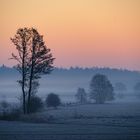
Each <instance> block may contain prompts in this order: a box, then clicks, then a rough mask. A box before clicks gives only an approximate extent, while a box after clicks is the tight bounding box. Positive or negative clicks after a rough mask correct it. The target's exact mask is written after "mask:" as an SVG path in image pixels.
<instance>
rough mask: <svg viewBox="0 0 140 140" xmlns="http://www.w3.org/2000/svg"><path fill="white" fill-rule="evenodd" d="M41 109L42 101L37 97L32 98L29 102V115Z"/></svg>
mask: <svg viewBox="0 0 140 140" xmlns="http://www.w3.org/2000/svg"><path fill="white" fill-rule="evenodd" d="M42 108H43V102H42V99H41V98H40V97H38V96H32V97H31V100H30V108H29V111H30V113H35V112H38V111H39V110H41V109H42Z"/></svg>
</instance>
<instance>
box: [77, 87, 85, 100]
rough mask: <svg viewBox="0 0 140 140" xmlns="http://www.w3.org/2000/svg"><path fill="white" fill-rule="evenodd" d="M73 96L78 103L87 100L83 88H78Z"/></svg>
mask: <svg viewBox="0 0 140 140" xmlns="http://www.w3.org/2000/svg"><path fill="white" fill-rule="evenodd" d="M75 97H76V99H77V101H78V102H79V103H86V102H87V94H86V92H85V89H84V88H78V90H77V93H76V95H75Z"/></svg>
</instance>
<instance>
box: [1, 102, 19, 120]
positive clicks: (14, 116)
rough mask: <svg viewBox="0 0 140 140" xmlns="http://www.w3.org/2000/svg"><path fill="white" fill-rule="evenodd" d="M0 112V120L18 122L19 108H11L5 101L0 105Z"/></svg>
mask: <svg viewBox="0 0 140 140" xmlns="http://www.w3.org/2000/svg"><path fill="white" fill-rule="evenodd" d="M0 110H1V111H0V120H8V121H12V120H18V119H19V117H20V115H21V111H20V108H19V107H17V106H13V105H12V104H9V103H8V102H6V101H2V102H1V103H0Z"/></svg>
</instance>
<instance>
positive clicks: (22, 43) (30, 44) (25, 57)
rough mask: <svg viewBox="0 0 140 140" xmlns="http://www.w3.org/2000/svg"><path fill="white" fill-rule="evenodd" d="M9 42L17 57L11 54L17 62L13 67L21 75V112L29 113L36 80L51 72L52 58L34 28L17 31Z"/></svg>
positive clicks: (36, 86)
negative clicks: (16, 52) (11, 43)
mask: <svg viewBox="0 0 140 140" xmlns="http://www.w3.org/2000/svg"><path fill="white" fill-rule="evenodd" d="M11 40H12V42H13V43H14V45H15V46H16V49H17V50H18V56H17V55H14V54H12V58H13V59H15V60H16V61H17V62H18V64H17V65H16V66H15V67H16V69H17V70H18V71H19V72H20V74H21V75H22V79H21V80H19V83H20V85H21V87H22V93H23V112H24V113H30V112H29V110H30V101H31V96H32V95H33V93H35V92H37V88H38V87H39V83H38V79H40V78H41V75H43V74H49V73H50V72H51V71H52V70H53V61H54V58H53V57H52V54H51V53H50V49H48V48H47V47H46V45H45V43H44V41H43V36H42V35H40V34H39V33H38V31H37V30H36V29H34V28H20V29H18V30H17V33H16V35H15V36H14V38H12V39H11Z"/></svg>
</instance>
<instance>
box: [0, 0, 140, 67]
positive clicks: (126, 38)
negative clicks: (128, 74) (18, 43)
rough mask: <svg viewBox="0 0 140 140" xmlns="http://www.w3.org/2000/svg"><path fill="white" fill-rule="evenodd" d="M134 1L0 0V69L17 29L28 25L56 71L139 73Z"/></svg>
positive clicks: (137, 3) (139, 17)
mask: <svg viewBox="0 0 140 140" xmlns="http://www.w3.org/2000/svg"><path fill="white" fill-rule="evenodd" d="M139 7H140V0H0V65H1V64H5V65H8V66H13V65H14V64H16V62H14V61H12V60H9V58H10V57H11V53H12V52H14V53H16V48H15V46H14V45H13V44H12V42H11V41H10V37H13V36H14V35H15V33H16V30H17V29H18V28H21V27H34V28H36V29H37V30H38V31H39V33H40V34H42V35H44V41H45V43H46V45H47V47H48V48H50V49H51V52H52V53H53V56H54V57H55V58H56V60H55V62H54V65H55V66H58V67H70V66H81V67H93V66H98V67H112V68H125V69H130V70H140V8H139Z"/></svg>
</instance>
